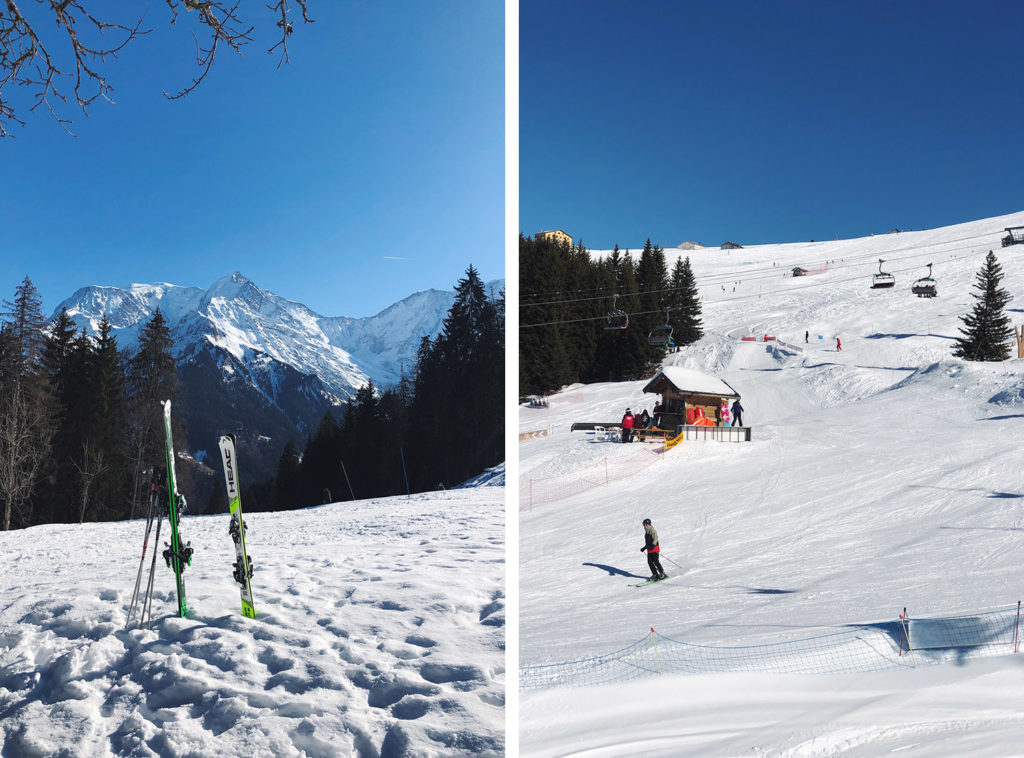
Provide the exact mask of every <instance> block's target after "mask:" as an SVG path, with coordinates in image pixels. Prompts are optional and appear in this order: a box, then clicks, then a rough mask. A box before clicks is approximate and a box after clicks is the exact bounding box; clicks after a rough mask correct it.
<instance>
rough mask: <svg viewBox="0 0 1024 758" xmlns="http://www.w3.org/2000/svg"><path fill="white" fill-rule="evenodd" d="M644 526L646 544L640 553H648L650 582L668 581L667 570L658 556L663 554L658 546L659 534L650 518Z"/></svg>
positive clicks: (645, 520) (644, 522) (646, 519)
mask: <svg viewBox="0 0 1024 758" xmlns="http://www.w3.org/2000/svg"><path fill="white" fill-rule="evenodd" d="M643 526H644V542H645V543H646V544H644V546H643V547H642V548H640V552H641V553H642V552H644V551H647V566H648V567H649V568H650V569H651V578H650V580H649V581H652V582H656V581H657V580H659V579H666V578H667V577H666V576H665V569H663V568H662V567H661V558H660V557H659V556H658V553H660V552H661V546H660V545H659V544H658V533H657V532H656V531H655V530H654V527H653V526H652V525H651V520H650V519H649V518H645V519H644V521H643Z"/></svg>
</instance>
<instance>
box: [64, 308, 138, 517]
mask: <svg viewBox="0 0 1024 758" xmlns="http://www.w3.org/2000/svg"><path fill="white" fill-rule="evenodd" d="M94 343H95V344H94V348H93V352H92V361H91V371H90V372H89V373H90V376H89V386H90V394H91V396H92V403H91V404H90V408H91V414H90V419H89V425H88V429H89V431H88V433H87V434H86V437H85V441H84V442H83V444H82V448H81V450H80V451H78V455H77V456H76V457H75V462H76V465H77V467H78V469H79V471H80V475H81V477H80V478H81V485H82V488H83V489H85V488H89V489H91V490H92V500H93V503H92V504H90V503H88V502H85V504H84V505H83V512H84V511H85V510H86V508H87V507H88V508H89V510H90V514H89V515H91V516H92V517H93V520H110V519H118V518H125V517H127V516H128V515H129V512H130V507H129V497H130V492H129V489H128V485H129V481H130V480H129V478H128V476H127V475H126V472H127V471H128V448H127V445H126V444H125V438H124V430H125V428H126V426H127V421H128V408H127V396H126V393H125V368H124V362H123V361H122V359H121V354H120V353H119V352H118V349H117V338H116V337H115V336H114V334H113V327H112V326H111V325H110V322H109V321H108V320H107V318H106V316H104V317H103V318H102V319H101V320H100V324H99V331H98V333H97V335H96V338H95V341H94ZM83 518H84V515H83V516H80V519H83Z"/></svg>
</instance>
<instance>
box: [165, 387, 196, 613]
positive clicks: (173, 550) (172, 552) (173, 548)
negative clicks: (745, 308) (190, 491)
mask: <svg viewBox="0 0 1024 758" xmlns="http://www.w3.org/2000/svg"><path fill="white" fill-rule="evenodd" d="M163 406H164V434H165V437H166V444H165V455H166V458H167V500H168V502H167V521H168V522H169V523H170V525H171V544H170V545H168V546H167V549H166V550H164V553H163V556H164V560H165V561H166V562H167V566H168V567H169V568H172V569H174V582H175V585H176V587H177V592H178V615H179V616H183V617H184V616H187V615H188V604H187V603H186V601H185V580H184V579H183V578H182V574H183V573H184V571H185V567H186V566H191V565H192V543H186V544H185V545H182V544H181V534H180V533H179V531H178V526H179V524H180V521H181V513H182V511H184V510H185V508H186V507H187V505H186V503H185V497H184V495H181V494H179V493H178V479H177V477H176V476H175V474H174V442H173V440H172V439H171V401H170V400H165V401H164V403H163ZM165 544H166V543H165Z"/></svg>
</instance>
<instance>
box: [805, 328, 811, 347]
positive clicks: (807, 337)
mask: <svg viewBox="0 0 1024 758" xmlns="http://www.w3.org/2000/svg"><path fill="white" fill-rule="evenodd" d="M810 338H811V333H810V332H809V331H805V332H804V344H807V341H808V340H809V339H810Z"/></svg>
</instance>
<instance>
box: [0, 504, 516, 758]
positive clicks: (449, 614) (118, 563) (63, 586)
mask: <svg viewBox="0 0 1024 758" xmlns="http://www.w3.org/2000/svg"><path fill="white" fill-rule="evenodd" d="M504 491H505V488H504V487H503V486H480V487H472V488H467V489H460V490H452V491H448V492H438V493H425V494H417V495H413V496H412V497H395V498H382V499H376V500H366V501H356V502H345V503H336V504H333V505H325V506H320V507H316V508H310V509H305V510H299V511H292V512H279V513H253V514H247V515H246V523H247V526H248V534H247V537H248V540H247V541H248V543H249V553H250V555H251V557H252V560H253V564H254V566H255V569H256V571H255V574H254V576H253V591H254V596H255V605H256V611H257V618H256V619H247V618H245V617H244V616H242V614H241V606H240V601H239V592H238V587H237V585H236V584H235V583H234V581H233V580H232V579H231V563H232V561H233V560H234V553H233V547H232V543H231V539H230V537H229V536H228V516H227V514H226V513H225V514H224V515H222V516H221V515H218V516H201V517H189V516H186V517H185V518H184V519H183V520H182V526H181V531H182V534H183V536H184V538H185V539H186V540H189V541H191V542H192V545H193V547H194V548H195V555H194V557H193V561H192V566H191V567H189V568H188V569H187V570H186V572H185V584H186V587H187V592H188V600H189V606H190V608H191V609H192V615H191V617H190V618H179V617H177V616H176V615H175V610H176V607H175V598H174V576H173V573H172V572H171V571H170V570H169V569H167V568H166V567H165V566H163V565H161V563H162V561H159V562H158V565H157V572H158V573H157V577H156V582H155V585H156V587H155V595H154V600H153V610H154V613H153V624H152V628H151V629H138V628H135V625H134V624H133V625H132V627H131V628H129V629H128V630H125V629H124V625H125V619H126V612H127V608H126V606H127V603H128V601H129V599H130V597H131V593H132V587H133V585H134V581H135V575H136V571H137V568H138V565H139V560H140V557H141V551H142V537H143V532H144V523H145V522H144V521H131V522H120V523H110V524H84V525H50V526H40V527H34V528H31V529H26V530H21V531H12V532H5V533H0V554H2V555H3V556H4V559H5V568H4V584H5V589H4V591H3V594H2V596H0V745H2V747H0V755H2V756H3V758H14V757H15V756H18V757H22V756H25V757H27V756H68V757H70V756H83V757H84V756H90V757H92V756H106V755H119V756H120V755H126V756H129V755H130V756H172V755H173V756H186V755H187V756H195V757H199V756H209V757H210V758H214V757H215V756H310V757H312V756H359V757H360V758H387V757H389V756H390V757H391V758H394V757H396V756H449V755H464V754H475V755H501V754H503V752H504V692H505V688H504V680H505V674H504V657H505V655H504V638H505V629H504V624H505V593H504V552H505V544H504V504H503V500H504ZM164 527H165V530H164V532H163V534H162V535H161V541H163V536H164V535H165V534H166V523H165V524H164ZM147 571H148V559H147Z"/></svg>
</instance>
